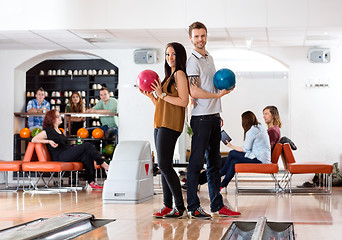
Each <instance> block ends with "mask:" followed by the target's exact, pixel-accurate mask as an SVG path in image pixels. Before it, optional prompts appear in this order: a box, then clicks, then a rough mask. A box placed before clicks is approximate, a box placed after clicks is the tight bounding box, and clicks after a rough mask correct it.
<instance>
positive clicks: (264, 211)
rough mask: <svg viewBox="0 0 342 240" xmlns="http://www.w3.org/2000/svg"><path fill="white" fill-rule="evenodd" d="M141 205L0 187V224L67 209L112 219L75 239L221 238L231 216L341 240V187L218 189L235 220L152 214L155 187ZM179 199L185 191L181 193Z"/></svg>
mask: <svg viewBox="0 0 342 240" xmlns="http://www.w3.org/2000/svg"><path fill="white" fill-rule="evenodd" d="M155 192H156V193H157V195H155V196H154V197H153V199H152V200H150V201H147V202H144V203H141V204H103V203H102V192H101V191H98V190H97V191H91V190H90V191H86V190H84V191H81V192H77V193H75V192H68V193H60V194H30V193H23V192H22V191H19V192H17V193H12V192H0V203H1V204H0V213H1V214H0V229H3V228H7V227H10V226H13V225H16V224H19V223H23V222H27V221H31V220H34V219H37V218H50V217H55V216H58V215H61V214H63V213H68V212H85V213H91V214H93V215H94V216H95V217H96V218H100V219H101V218H102V219H116V221H114V222H111V223H109V224H107V225H106V226H103V227H100V228H98V229H96V230H94V231H92V232H90V233H87V234H85V235H83V236H81V237H78V238H77V239H126V240H128V239H129V240H131V239H189V240H191V239H221V237H222V236H223V235H224V233H225V232H226V231H227V229H228V228H229V226H230V224H231V223H232V221H257V219H258V217H259V216H265V217H266V218H267V220H268V221H274V222H281V221H285V222H293V223H294V230H295V237H296V240H298V239H299V240H301V239H342V188H336V187H335V188H334V189H333V193H332V195H294V194H293V195H291V194H278V195H247V194H243V195H238V196H236V195H235V194H234V189H233V188H231V189H228V194H223V196H224V199H225V201H226V202H229V203H230V204H231V206H232V207H233V208H237V209H238V210H239V211H241V212H242V216H241V217H240V218H237V219H229V218H213V219H212V220H197V219H172V220H158V219H154V218H153V217H152V213H153V212H154V211H155V210H157V209H159V208H160V207H161V206H162V195H161V194H160V193H161V190H160V188H159V187H158V186H156V188H155ZM199 195H200V198H201V203H202V206H203V207H204V208H205V209H206V210H207V211H209V210H210V209H209V199H208V190H207V188H206V187H202V188H201V190H200V192H199ZM184 198H186V193H185V192H184Z"/></svg>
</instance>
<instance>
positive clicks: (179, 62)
mask: <svg viewBox="0 0 342 240" xmlns="http://www.w3.org/2000/svg"><path fill="white" fill-rule="evenodd" d="M168 47H172V48H173V49H174V50H175V52H176V69H175V71H174V72H173V73H172V72H171V67H170V66H169V64H168V63H167V61H166V58H165V64H164V70H165V78H164V80H163V82H162V86H163V85H164V83H165V82H166V80H167V79H169V78H170V82H169V85H168V86H167V92H168V93H170V92H171V86H172V84H175V77H174V73H175V72H177V71H178V70H182V71H183V72H184V73H185V74H186V51H185V48H184V47H183V45H182V44H180V43H177V42H171V43H168V44H167V45H166V48H165V51H166V49H167V48H168Z"/></svg>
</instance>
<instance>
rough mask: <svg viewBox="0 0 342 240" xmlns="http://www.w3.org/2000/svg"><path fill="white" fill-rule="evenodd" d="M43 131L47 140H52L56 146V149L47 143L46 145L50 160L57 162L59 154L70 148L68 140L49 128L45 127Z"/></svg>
mask: <svg viewBox="0 0 342 240" xmlns="http://www.w3.org/2000/svg"><path fill="white" fill-rule="evenodd" d="M44 130H45V132H46V136H47V139H48V140H52V141H54V142H55V143H57V144H58V146H57V147H56V148H54V147H52V146H51V145H50V144H49V143H48V144H46V145H47V148H48V150H49V152H50V154H51V158H52V160H53V161H58V157H59V154H60V153H61V152H63V151H65V150H67V149H69V148H70V147H71V146H70V145H69V143H68V139H67V137H65V136H64V134H63V133H58V132H56V130H55V129H53V128H51V127H47V128H45V129H44Z"/></svg>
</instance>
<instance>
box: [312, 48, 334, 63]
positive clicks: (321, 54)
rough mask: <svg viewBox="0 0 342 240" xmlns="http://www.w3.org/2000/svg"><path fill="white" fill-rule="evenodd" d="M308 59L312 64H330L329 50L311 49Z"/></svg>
mask: <svg viewBox="0 0 342 240" xmlns="http://www.w3.org/2000/svg"><path fill="white" fill-rule="evenodd" d="M308 59H309V61H310V62H312V63H328V62H330V50H329V49H328V48H312V49H310V50H309V52H308Z"/></svg>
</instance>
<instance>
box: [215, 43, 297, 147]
mask: <svg viewBox="0 0 342 240" xmlns="http://www.w3.org/2000/svg"><path fill="white" fill-rule="evenodd" d="M210 53H211V55H212V56H213V58H214V61H215V66H216V70H219V69H221V68H229V69H231V70H232V71H234V73H235V74H236V88H235V89H234V91H233V92H231V93H230V94H228V95H227V96H224V97H223V98H222V114H221V117H222V119H223V123H224V125H223V127H222V128H223V129H224V130H225V131H226V132H227V133H229V135H230V136H231V137H232V138H233V141H234V143H233V144H234V145H237V146H242V145H243V129H242V126H241V114H242V113H243V112H245V111H247V110H250V111H252V112H254V113H255V115H256V116H257V118H258V121H259V122H260V123H262V124H263V125H264V126H265V127H266V124H265V123H264V119H263V114H262V110H263V109H264V108H265V107H266V106H269V105H274V106H276V107H277V108H278V110H279V113H280V117H281V120H282V122H283V127H282V128H281V134H282V136H285V135H287V136H288V134H289V132H290V127H291V126H290V110H289V88H290V81H289V76H290V74H289V68H288V66H287V65H286V64H284V63H283V62H281V61H279V60H277V59H275V58H273V57H270V56H268V55H265V54H263V53H259V52H255V51H250V50H241V49H212V50H210ZM221 144H222V143H221ZM228 150H229V149H228V148H227V147H226V146H224V145H223V144H222V145H221V151H228Z"/></svg>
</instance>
